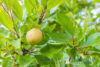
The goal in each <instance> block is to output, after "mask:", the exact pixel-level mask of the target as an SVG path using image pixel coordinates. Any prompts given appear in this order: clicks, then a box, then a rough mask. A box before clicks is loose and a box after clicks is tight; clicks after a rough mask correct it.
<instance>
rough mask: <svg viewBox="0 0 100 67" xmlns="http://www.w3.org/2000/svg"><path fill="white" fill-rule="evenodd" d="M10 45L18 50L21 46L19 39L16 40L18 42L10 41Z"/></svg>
mask: <svg viewBox="0 0 100 67" xmlns="http://www.w3.org/2000/svg"><path fill="white" fill-rule="evenodd" d="M10 44H11V45H12V46H14V47H15V48H16V49H18V48H20V46H21V41H20V39H18V40H12V41H10Z"/></svg>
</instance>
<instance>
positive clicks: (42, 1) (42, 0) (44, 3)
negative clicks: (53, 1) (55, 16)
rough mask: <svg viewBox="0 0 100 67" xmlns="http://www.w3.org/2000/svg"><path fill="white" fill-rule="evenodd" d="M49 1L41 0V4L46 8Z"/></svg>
mask: <svg viewBox="0 0 100 67" xmlns="http://www.w3.org/2000/svg"><path fill="white" fill-rule="evenodd" d="M47 2H48V0H41V4H42V5H43V6H44V8H45V7H47Z"/></svg>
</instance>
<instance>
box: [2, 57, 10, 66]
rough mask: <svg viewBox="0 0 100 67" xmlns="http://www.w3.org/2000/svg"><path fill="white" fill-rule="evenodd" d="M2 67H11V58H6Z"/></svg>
mask: <svg viewBox="0 0 100 67" xmlns="http://www.w3.org/2000/svg"><path fill="white" fill-rule="evenodd" d="M2 67H11V59H10V58H4V59H3V62H2Z"/></svg>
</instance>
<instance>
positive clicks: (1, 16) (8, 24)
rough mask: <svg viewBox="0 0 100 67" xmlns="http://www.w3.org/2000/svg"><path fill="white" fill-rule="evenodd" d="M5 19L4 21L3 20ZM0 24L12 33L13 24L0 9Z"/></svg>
mask: <svg viewBox="0 0 100 67" xmlns="http://www.w3.org/2000/svg"><path fill="white" fill-rule="evenodd" d="M5 19H6V20H5ZM0 23H1V24H3V25H4V26H5V27H7V28H8V29H10V30H11V31H13V22H12V20H11V18H10V16H9V15H8V14H7V13H6V12H5V11H4V10H3V9H2V8H1V7H0Z"/></svg>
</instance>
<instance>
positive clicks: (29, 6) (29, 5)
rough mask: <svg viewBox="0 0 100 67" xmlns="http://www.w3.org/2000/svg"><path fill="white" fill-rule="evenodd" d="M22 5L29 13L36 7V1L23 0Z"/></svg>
mask: <svg viewBox="0 0 100 67" xmlns="http://www.w3.org/2000/svg"><path fill="white" fill-rule="evenodd" d="M24 5H25V8H26V11H27V12H28V14H29V15H30V14H31V13H32V12H33V11H34V9H35V7H36V1H35V0H24Z"/></svg>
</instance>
